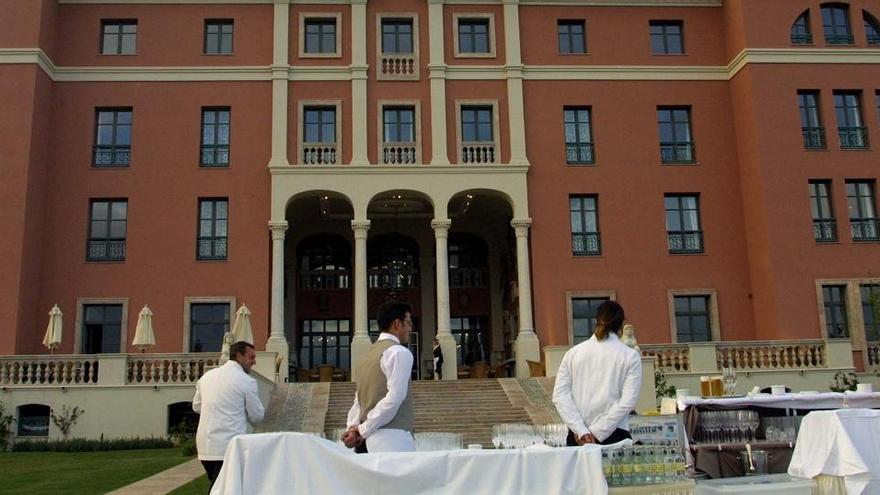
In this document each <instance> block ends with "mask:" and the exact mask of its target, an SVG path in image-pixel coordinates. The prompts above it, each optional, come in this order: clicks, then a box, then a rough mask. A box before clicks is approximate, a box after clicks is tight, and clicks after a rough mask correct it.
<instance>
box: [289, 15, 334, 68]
mask: <svg viewBox="0 0 880 495" xmlns="http://www.w3.org/2000/svg"><path fill="white" fill-rule="evenodd" d="M320 19H334V20H335V22H336V51H334V52H333V53H329V52H328V53H306V21H311V20H320ZM299 58H342V12H300V13H299Z"/></svg>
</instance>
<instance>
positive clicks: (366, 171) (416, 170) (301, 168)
mask: <svg viewBox="0 0 880 495" xmlns="http://www.w3.org/2000/svg"><path fill="white" fill-rule="evenodd" d="M528 171H529V167H527V166H521V165H506V164H494V165H427V164H426V165H412V166H407V165H395V166H386V165H337V166H332V167H328V166H326V165H318V166H314V165H291V166H288V167H269V173H270V174H271V175H303V176H310V175H315V176H321V177H328V176H334V175H335V176H352V175H354V176H357V175H369V176H371V177H375V176H377V175H391V176H403V175H432V174H441V175H443V176H449V175H486V174H487V173H488V174H505V175H507V174H510V175H525V174H527V173H528Z"/></svg>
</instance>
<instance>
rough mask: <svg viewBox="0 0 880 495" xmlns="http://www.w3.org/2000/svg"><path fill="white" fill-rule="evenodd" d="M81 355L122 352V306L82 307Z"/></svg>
mask: <svg viewBox="0 0 880 495" xmlns="http://www.w3.org/2000/svg"><path fill="white" fill-rule="evenodd" d="M80 348H81V352H82V353H83V354H101V353H107V352H122V305H121V304H87V305H85V306H84V307H83V323H82V345H81V347H80Z"/></svg>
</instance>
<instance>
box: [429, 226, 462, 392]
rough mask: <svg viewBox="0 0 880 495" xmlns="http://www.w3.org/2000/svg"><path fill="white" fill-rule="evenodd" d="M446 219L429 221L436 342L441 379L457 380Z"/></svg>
mask: <svg viewBox="0 0 880 495" xmlns="http://www.w3.org/2000/svg"><path fill="white" fill-rule="evenodd" d="M451 225H452V220H449V219H448V218H441V219H435V220H432V221H431V228H433V229H434V238H435V239H436V244H437V249H436V251H437V340H439V341H440V349H441V350H442V351H443V379H444V380H457V379H458V357H457V356H458V354H457V352H456V345H455V337H453V336H452V332H451V331H450V330H449V251H448V249H449V248H448V240H449V227H450V226H451Z"/></svg>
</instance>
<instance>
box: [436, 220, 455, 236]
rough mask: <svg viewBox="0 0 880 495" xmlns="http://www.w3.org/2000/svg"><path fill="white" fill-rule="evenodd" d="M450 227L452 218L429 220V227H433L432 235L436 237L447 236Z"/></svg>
mask: <svg viewBox="0 0 880 495" xmlns="http://www.w3.org/2000/svg"><path fill="white" fill-rule="evenodd" d="M450 227H452V220H450V219H448V218H438V219H436V220H431V228H432V229H434V235H435V236H436V237H439V238H445V237H448V236H449V228H450Z"/></svg>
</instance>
